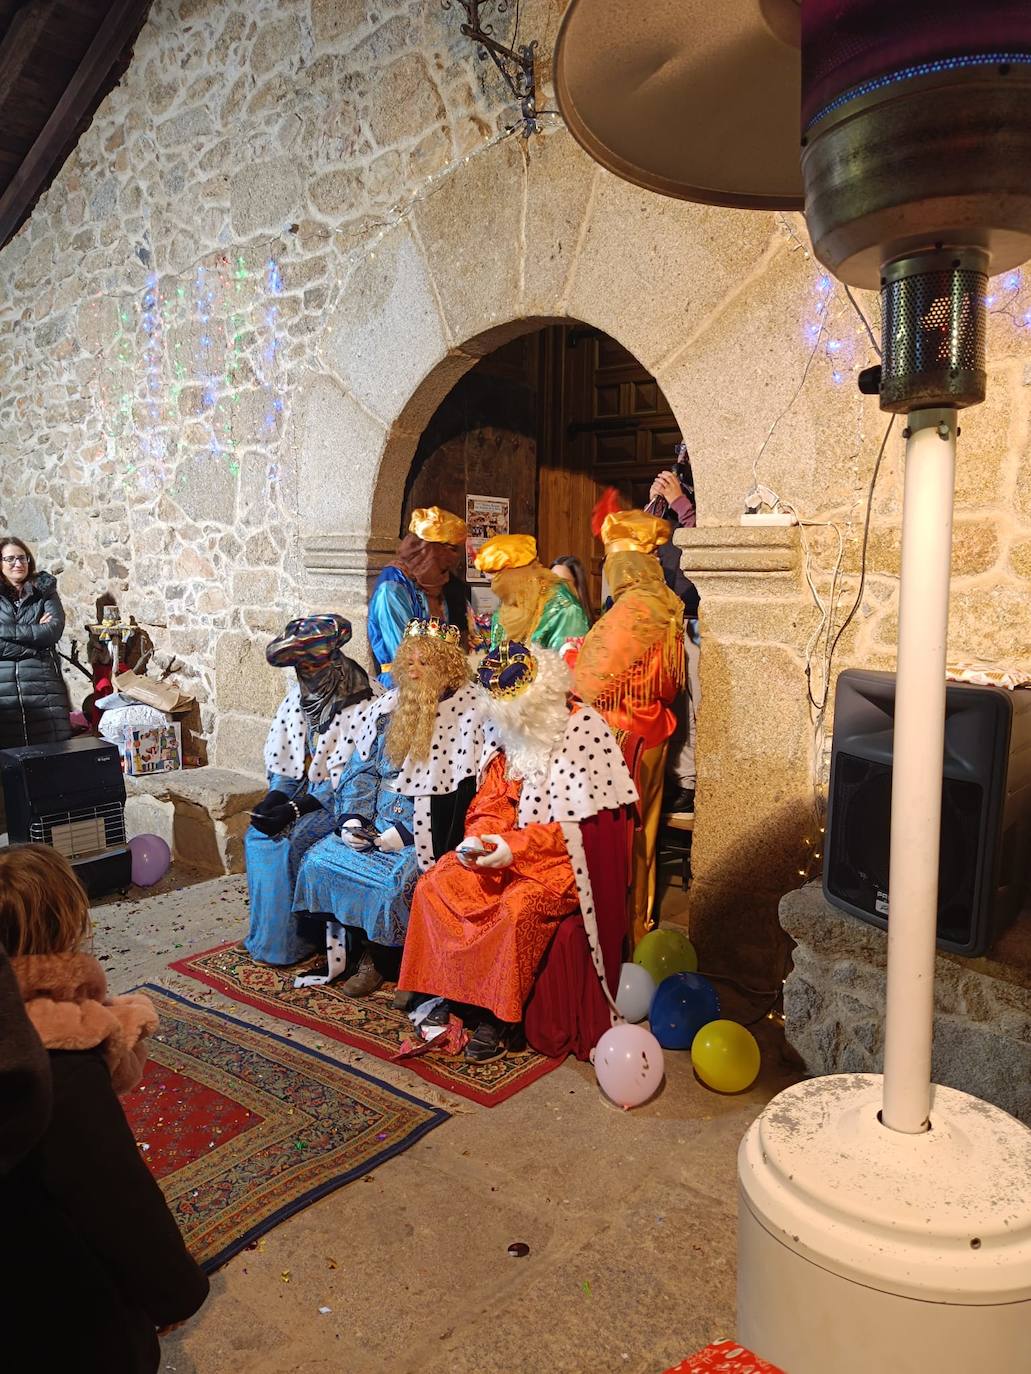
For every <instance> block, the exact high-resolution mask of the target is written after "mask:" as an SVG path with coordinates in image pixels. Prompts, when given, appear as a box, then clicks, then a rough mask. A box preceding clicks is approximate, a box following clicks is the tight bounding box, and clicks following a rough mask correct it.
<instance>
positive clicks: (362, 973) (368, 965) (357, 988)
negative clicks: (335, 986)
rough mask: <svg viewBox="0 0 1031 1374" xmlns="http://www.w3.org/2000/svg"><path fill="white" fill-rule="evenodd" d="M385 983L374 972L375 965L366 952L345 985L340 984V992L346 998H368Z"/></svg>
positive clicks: (379, 975) (384, 980) (383, 979)
mask: <svg viewBox="0 0 1031 1374" xmlns="http://www.w3.org/2000/svg"><path fill="white" fill-rule="evenodd" d="M385 982H386V979H385V978H383V977H382V975H381V974H379V973H377V972H376V965H375V964H374V963H373V962H372V958H371V956H370V954H369V952H368V950H366V951H365V953H364V954H363V955H362V959H361V963H360V964H359V965H358V968H357V970H356V971H355V972H354V973H353V974H352V975H351V977H350V978H348V979H347V981H346V982H345V983H341V985H340V991H341V992H342V993H343V994H344V995H345V996H346V997H368V996H370V995H371V994H372V993H374V992H376V991H377V990H378V989H379V988H381V987H382V986H383V984H384V983H385Z"/></svg>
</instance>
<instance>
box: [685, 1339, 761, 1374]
mask: <svg viewBox="0 0 1031 1374" xmlns="http://www.w3.org/2000/svg"><path fill="white" fill-rule="evenodd" d="M666 1374H787V1371H786V1370H783V1369H779V1368H778V1367H777V1365H775V1364H770V1363H769V1361H768V1360H760V1358H759V1356H758V1355H753V1354H752V1352H751V1351H750V1350H746V1349H745V1348H744V1346H742V1345H738V1343H737V1341H713V1343H712V1345H707V1346H706V1347H705V1349H704V1350H699V1352H698V1354H697V1355H688V1357H687V1359H686V1360H681V1362H680V1364H678V1365H674V1366H673V1368H672V1369H667V1370H666Z"/></svg>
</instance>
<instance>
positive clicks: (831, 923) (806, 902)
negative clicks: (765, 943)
mask: <svg viewBox="0 0 1031 1374" xmlns="http://www.w3.org/2000/svg"><path fill="white" fill-rule="evenodd" d="M780 922H781V925H782V926H783V928H784V930H785V931H787V932H788V934H789V935H791V936H792V937H793V939H794V940H795V941H796V942H797V943H796V946H795V950H794V954H793V964H794V966H793V968H792V971H791V973H790V974H789V975H788V978H787V981H786V983H785V985H784V1016H785V1032H786V1035H787V1039H788V1042H789V1044H790V1045H791V1046H792V1047H793V1048H794V1049H795V1050H796V1051H797V1052H798V1053H799V1054H800V1055H801V1057H802V1059H803V1061H804V1063H805V1066H806V1069H807V1071H808V1072H809V1073H812V1074H825V1073H854V1072H880V1071H881V1069H882V1067H883V1057H884V998H885V984H886V977H885V971H886V967H887V944H888V940H887V933H886V932H885V931H882V930H880V929H879V928H878V927H876V926H871V925H868V924H867V923H866V922H864V921H859V920H856V919H855V918H854V917H852V916H849V915H847V914H846V913H845V912H842V911H838V910H837V909H836V908H834V907H832V906H830V905H829V904H828V903H827V902H826V901H825V900H824V897H823V892H822V889H821V887H820V884H818V883H811V884H809V886H808V887H804V888H801V889H800V890H799V891H796V892H789V893H788V894H787V896H786V897H784V898H783V899H782V900H781V903H780ZM1029 947H1031V922H1029V921H1027V918H1025V919H1024V921H1022V922H1018V923H1017V925H1015V926H1013V927H1012V928H1011V929H1010V931H1008V932H1007V933H1006V936H1005V937H1004V938H1003V940H1000V942H999V943H998V944H997V946H996V947H995V949H994V950H993V951H992V956H991V957H990V958H985V959H965V958H963V957H961V956H959V955H953V954H939V955H938V957H937V960H936V964H935V989H934V991H935V999H934V1000H935V1024H934V1058H933V1063H932V1075H933V1077H934V1081H935V1082H936V1083H943V1084H945V1085H946V1086H948V1087H952V1088H958V1089H960V1090H961V1091H962V1092H968V1093H972V1094H973V1095H974V1096H976V1097H980V1098H983V1099H985V1100H986V1101H988V1102H993V1103H994V1104H995V1105H996V1106H998V1107H1002V1108H1003V1110H1004V1111H1008V1112H1010V1113H1012V1115H1013V1116H1015V1117H1017V1118H1018V1120H1021V1121H1024V1122H1027V1123H1028V1124H1031V977H1029V972H1028V969H1027V967H1026V966H1025V965H1023V964H1021V963H1020V962H1019V961H1017V962H1010V958H1011V955H1012V956H1013V957H1014V958H1015V959H1018V957H1019V956H1021V955H1022V954H1023V955H1026V953H1027V951H1028V949H1029Z"/></svg>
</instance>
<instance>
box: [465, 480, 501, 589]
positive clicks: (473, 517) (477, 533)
mask: <svg viewBox="0 0 1031 1374" xmlns="http://www.w3.org/2000/svg"><path fill="white" fill-rule="evenodd" d="M465 523H466V525H467V526H468V527H469V536H468V538H467V539H466V541H465V575H466V580H467V581H469V582H489V581H490V578H489V576H488V575H487V574H486V573H481V572H477V571H476V565H475V563H474V562H473V560H474V559H475V557H476V555H477V553H478V552H479V550H480V549H481V548H482V546H483V545H484V544H485V543H486V542H487V540H488V539H493V538H494V536H495V535H496V534H508V532H509V530H508V497H507V496H466V498H465Z"/></svg>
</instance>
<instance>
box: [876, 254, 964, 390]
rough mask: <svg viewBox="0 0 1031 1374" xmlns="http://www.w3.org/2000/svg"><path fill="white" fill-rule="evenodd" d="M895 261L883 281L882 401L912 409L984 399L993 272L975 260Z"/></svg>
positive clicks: (926, 259)
mask: <svg viewBox="0 0 1031 1374" xmlns="http://www.w3.org/2000/svg"><path fill="white" fill-rule="evenodd" d="M927 262H928V258H926V257H925V258H923V259H922V260H921V259H911V260H909V261H907V262H903V263H895V264H892V266H891V267H890V268H888V269H887V271H886V273H885V278H884V284H883V286H882V288H881V302H882V310H883V318H884V323H883V339H884V355H883V357H882V359H881V405H882V407H883V408H884V409H885V410H892V411H897V412H909V411H913V410H925V409H930V408H932V407H935V406H955V407H956V408H957V409H958V408H960V407H962V406H971V405H977V404H979V402H981V401H983V400H984V396H985V384H986V380H987V379H986V374H985V322H986V318H987V317H986V307H985V296H986V293H987V290H988V276H987V273H985V272H983V271H981V270H979V268H978V267H976V266H969V265H962V266H954V265H949V266H945V267H926V266H925V264H926V263H927Z"/></svg>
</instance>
